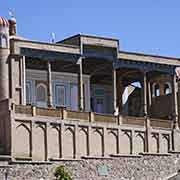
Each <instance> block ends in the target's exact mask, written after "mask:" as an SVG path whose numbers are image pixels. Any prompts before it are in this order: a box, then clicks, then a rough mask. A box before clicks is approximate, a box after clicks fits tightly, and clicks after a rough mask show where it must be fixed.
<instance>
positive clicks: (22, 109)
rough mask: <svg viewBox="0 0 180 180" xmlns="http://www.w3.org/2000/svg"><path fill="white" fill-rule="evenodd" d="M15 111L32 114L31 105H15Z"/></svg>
mask: <svg viewBox="0 0 180 180" xmlns="http://www.w3.org/2000/svg"><path fill="white" fill-rule="evenodd" d="M15 112H16V113H20V114H32V108H31V106H22V105H15Z"/></svg>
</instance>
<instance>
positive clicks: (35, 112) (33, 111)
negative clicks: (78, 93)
mask: <svg viewBox="0 0 180 180" xmlns="http://www.w3.org/2000/svg"><path fill="white" fill-rule="evenodd" d="M15 113H18V114H27V115H31V116H49V117H60V119H69V120H80V121H87V122H97V123H98V122H99V123H111V124H118V125H130V126H142V127H145V124H146V123H145V122H146V120H145V118H144V117H131V116H119V117H117V116H114V115H107V114H97V113H94V112H80V111H70V110H66V108H65V107H60V108H40V107H35V106H23V105H15ZM149 121H150V126H151V127H153V128H168V129H169V128H172V120H162V119H150V120H149Z"/></svg>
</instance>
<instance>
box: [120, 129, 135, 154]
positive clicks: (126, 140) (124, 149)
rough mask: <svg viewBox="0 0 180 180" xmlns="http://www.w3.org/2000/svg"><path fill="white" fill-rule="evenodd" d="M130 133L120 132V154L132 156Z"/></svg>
mask: <svg viewBox="0 0 180 180" xmlns="http://www.w3.org/2000/svg"><path fill="white" fill-rule="evenodd" d="M131 139H132V138H131V132H129V131H122V133H121V136H120V153H121V154H132V142H131Z"/></svg>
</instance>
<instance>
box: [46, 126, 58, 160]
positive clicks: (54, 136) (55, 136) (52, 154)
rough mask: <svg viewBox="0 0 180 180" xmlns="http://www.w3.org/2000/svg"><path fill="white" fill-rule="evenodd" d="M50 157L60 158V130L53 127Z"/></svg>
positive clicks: (50, 133)
mask: <svg viewBox="0 0 180 180" xmlns="http://www.w3.org/2000/svg"><path fill="white" fill-rule="evenodd" d="M48 145H49V157H50V158H60V134H59V129H58V128H57V127H55V126H52V127H51V128H50V129H49V144H48Z"/></svg>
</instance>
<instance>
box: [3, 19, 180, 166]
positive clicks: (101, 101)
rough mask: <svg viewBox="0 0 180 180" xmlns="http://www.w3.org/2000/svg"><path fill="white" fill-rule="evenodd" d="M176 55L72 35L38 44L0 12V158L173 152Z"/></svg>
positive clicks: (177, 133) (178, 134)
mask: <svg viewBox="0 0 180 180" xmlns="http://www.w3.org/2000/svg"><path fill="white" fill-rule="evenodd" d="M179 66H180V59H179V58H173V57H164V56H157V55H150V54H140V53H134V52H125V51H122V50H121V47H120V42H119V40H118V39H113V38H109V37H98V36H91V35H84V34H77V35H74V36H71V37H68V38H66V39H63V40H60V41H58V42H52V43H47V42H39V41H33V40H29V39H25V38H23V37H20V36H18V35H17V33H16V19H15V18H11V19H10V20H6V19H5V18H3V17H0V156H1V157H6V158H8V159H10V160H12V161H30V162H31V161H32V162H33V161H38V162H40V161H42V162H52V161H61V160H62V159H63V160H64V159H68V160H70V159H71V160H72V159H91V158H102V159H103V158H108V157H120V156H138V155H140V154H159V155H161V154H171V153H173V152H179V151H180V141H179V138H180V130H179V125H180V121H179V111H180V106H179V103H180V84H179V82H178V80H179V77H180V68H179Z"/></svg>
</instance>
